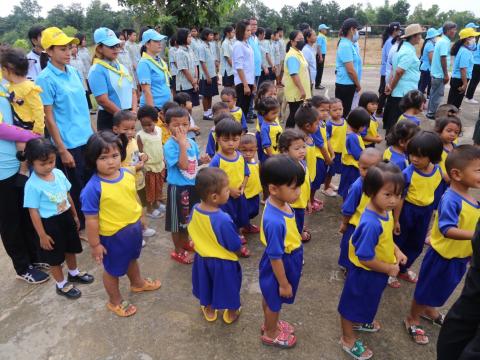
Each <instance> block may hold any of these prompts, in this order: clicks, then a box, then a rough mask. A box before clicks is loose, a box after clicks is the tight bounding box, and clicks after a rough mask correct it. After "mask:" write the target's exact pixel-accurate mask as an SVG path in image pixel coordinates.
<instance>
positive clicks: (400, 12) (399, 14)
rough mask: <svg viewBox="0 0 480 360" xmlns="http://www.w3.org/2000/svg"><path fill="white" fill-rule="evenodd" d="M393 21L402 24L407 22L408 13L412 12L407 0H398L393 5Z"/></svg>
mask: <svg viewBox="0 0 480 360" xmlns="http://www.w3.org/2000/svg"><path fill="white" fill-rule="evenodd" d="M392 12H393V18H392V20H393V21H398V22H399V23H400V24H405V23H406V22H407V18H408V13H409V12H410V4H409V3H408V2H407V1H406V0H398V1H397V2H396V3H395V4H393V5H392Z"/></svg>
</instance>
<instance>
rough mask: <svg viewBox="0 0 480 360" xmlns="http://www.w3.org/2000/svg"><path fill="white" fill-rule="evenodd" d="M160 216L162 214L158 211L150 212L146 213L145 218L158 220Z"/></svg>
mask: <svg viewBox="0 0 480 360" xmlns="http://www.w3.org/2000/svg"><path fill="white" fill-rule="evenodd" d="M162 216H163V213H161V212H160V210H158V209H155V210H152V212H147V217H149V218H150V219H160V218H161V217H162Z"/></svg>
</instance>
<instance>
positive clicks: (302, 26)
mask: <svg viewBox="0 0 480 360" xmlns="http://www.w3.org/2000/svg"><path fill="white" fill-rule="evenodd" d="M308 29H310V24H308V23H305V22H304V23H301V24H300V25H298V30H300V31H302V32H303V31H305V30H308Z"/></svg>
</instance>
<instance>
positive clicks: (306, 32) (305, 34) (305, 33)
mask: <svg viewBox="0 0 480 360" xmlns="http://www.w3.org/2000/svg"><path fill="white" fill-rule="evenodd" d="M313 34H315V31H313V30H312V29H310V28H308V29H305V30H303V37H304V38H305V42H307V39H308V38H309V37H310V36H312V35H313Z"/></svg>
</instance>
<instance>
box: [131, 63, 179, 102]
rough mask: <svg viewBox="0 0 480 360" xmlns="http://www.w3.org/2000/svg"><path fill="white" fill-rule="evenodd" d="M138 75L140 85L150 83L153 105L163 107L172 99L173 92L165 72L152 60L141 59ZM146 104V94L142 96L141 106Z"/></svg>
mask: <svg viewBox="0 0 480 360" xmlns="http://www.w3.org/2000/svg"><path fill="white" fill-rule="evenodd" d="M137 76H138V82H139V83H140V85H142V84H147V85H150V91H151V92H152V97H153V105H154V106H155V107H157V108H162V107H163V105H164V104H165V103H166V102H167V101H170V99H171V98H172V93H171V92H170V87H169V86H168V85H167V81H166V78H165V73H164V72H163V71H162V70H160V69H159V68H158V66H156V65H155V64H153V63H152V62H151V61H150V60H147V59H140V61H139V62H138V65H137ZM143 105H145V94H144V93H142V96H141V97H140V106H143Z"/></svg>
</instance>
